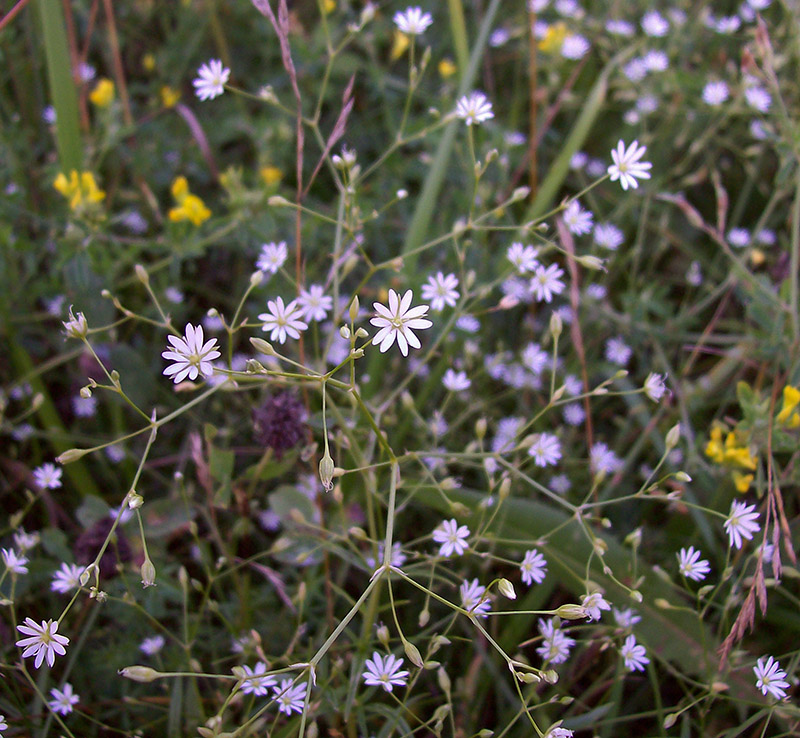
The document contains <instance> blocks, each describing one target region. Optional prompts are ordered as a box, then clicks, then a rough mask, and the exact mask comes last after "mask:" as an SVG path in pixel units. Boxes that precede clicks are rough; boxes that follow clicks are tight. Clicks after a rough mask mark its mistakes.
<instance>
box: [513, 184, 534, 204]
mask: <svg viewBox="0 0 800 738" xmlns="http://www.w3.org/2000/svg"><path fill="white" fill-rule="evenodd" d="M530 194H531V188H530V187H517V189H516V190H514V191H513V192H512V193H511V199H510V200H509V202H518V201H519V200H524V199H525V198H526V197H527V196H528V195H530Z"/></svg>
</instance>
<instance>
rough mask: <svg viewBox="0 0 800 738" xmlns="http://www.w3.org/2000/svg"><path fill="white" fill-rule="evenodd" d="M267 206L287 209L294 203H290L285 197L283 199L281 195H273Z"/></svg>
mask: <svg viewBox="0 0 800 738" xmlns="http://www.w3.org/2000/svg"><path fill="white" fill-rule="evenodd" d="M267 205H269V206H270V207H273V208H276V207H285V206H286V205H289V206H290V207H291V205H292V203H290V202H289V201H288V200H287V199H286V198H285V197H281V195H273V196H272V197H270V198H269V199H268V200H267Z"/></svg>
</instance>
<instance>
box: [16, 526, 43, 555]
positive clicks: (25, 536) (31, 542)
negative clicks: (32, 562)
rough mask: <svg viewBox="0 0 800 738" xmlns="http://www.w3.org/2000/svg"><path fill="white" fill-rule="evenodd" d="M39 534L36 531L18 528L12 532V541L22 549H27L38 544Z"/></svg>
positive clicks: (23, 550)
mask: <svg viewBox="0 0 800 738" xmlns="http://www.w3.org/2000/svg"><path fill="white" fill-rule="evenodd" d="M39 540H40V536H39V534H38V533H28V532H27V531H26V530H25V529H24V528H20V529H19V530H18V531H17V532H16V533H14V543H15V544H16V546H17V548H18V549H19V550H20V551H22V552H25V551H28V550H30V549H32V548H34V547H35V546H37V545H38V544H39Z"/></svg>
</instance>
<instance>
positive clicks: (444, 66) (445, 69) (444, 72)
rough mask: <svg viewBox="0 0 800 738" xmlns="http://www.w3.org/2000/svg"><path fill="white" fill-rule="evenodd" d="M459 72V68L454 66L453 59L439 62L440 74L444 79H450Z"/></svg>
mask: <svg viewBox="0 0 800 738" xmlns="http://www.w3.org/2000/svg"><path fill="white" fill-rule="evenodd" d="M456 71H457V67H456V65H455V64H453V60H452V59H449V58H448V59H442V60H441V61H440V62H439V74H440V75H441V76H442V77H443V78H444V79H447V78H448V77H452V76H453V75H454V74H455V73H456Z"/></svg>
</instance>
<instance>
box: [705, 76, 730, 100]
mask: <svg viewBox="0 0 800 738" xmlns="http://www.w3.org/2000/svg"><path fill="white" fill-rule="evenodd" d="M728 95H729V92H728V85H726V84H725V83H724V82H722V81H713V82H707V83H706V86H705V87H704V88H703V102H704V103H705V104H706V105H712V106H717V105H722V103H724V102H725V101H726V100H727V99H728Z"/></svg>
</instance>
